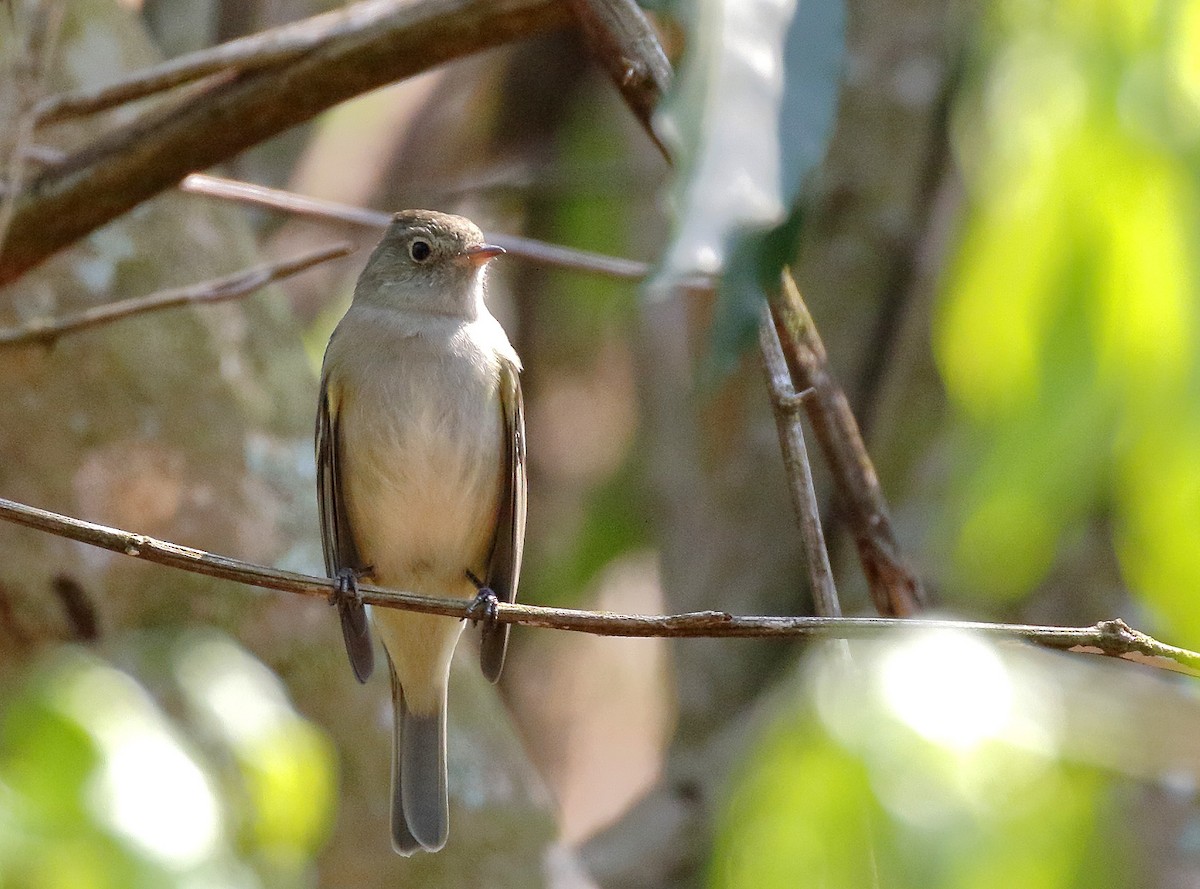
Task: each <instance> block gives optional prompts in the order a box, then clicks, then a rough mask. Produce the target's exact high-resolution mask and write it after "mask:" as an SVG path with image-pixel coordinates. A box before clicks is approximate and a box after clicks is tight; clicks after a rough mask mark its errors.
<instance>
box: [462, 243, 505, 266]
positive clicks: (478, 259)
mask: <svg viewBox="0 0 1200 889" xmlns="http://www.w3.org/2000/svg"><path fill="white" fill-rule="evenodd" d="M504 252H505V250H504V248H503V247H497V246H496V245H495V244H480V245H478V246H476V247H468V248H467V249H466V250H464V251H463V252H462V257H463V259H465V260H466V261H467V262H469V263H471V265H474V266H480V265H484V264H485V263H487V262H488V261H490V260H493V259H495V258H496V257H497V256H499V255H500V254H501V253H504Z"/></svg>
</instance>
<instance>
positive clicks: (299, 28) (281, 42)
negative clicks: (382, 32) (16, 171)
mask: <svg viewBox="0 0 1200 889" xmlns="http://www.w3.org/2000/svg"><path fill="white" fill-rule="evenodd" d="M371 5H372V4H359V5H358V6H357V7H352V8H351V9H349V10H339V11H336V12H328V13H325V14H323V15H318V16H313V17H312V18H310V19H305V20H303V21H300V22H292V23H290V24H286V25H281V26H280V27H278V28H272V29H271V30H269V31H262V32H260V33H257V34H250V35H248V36H246V37H239V38H238V39H236V40H230V41H228V42H226V43H222V44H220V45H219V46H213V47H209V48H207V49H202V50H197V51H196V52H190V53H186V54H184V55H182V56H178V57H177V58H174V59H171V60H170V61H167V62H164V63H163V64H161V65H155V66H154V67H152V68H144V69H142V70H140V71H134V72H133V73H131V74H129V75H128V76H125V77H122V78H120V79H119V80H116V81H114V82H112V83H109V84H105V85H104V86H99V87H95V88H93V89H84V90H77V91H75V92H71V93H59V94H58V95H54V96H48V97H47V98H46V99H44V100H42V101H41V102H40V103H38V105H37V107H36V108H35V109H34V117H35V119H36V120H37V123H38V125H43V124H49V123H54V122H56V121H59V120H64V119H66V118H68V117H80V116H83V115H87V114H95V113H97V112H100V111H107V110H108V109H109V108H115V107H116V106H118V105H124V104H126V103H128V102H133V101H136V100H138V99H144V98H146V97H147V96H152V95H154V94H155V93H160V92H164V91H166V90H169V89H173V88H174V87H177V86H182V85H183V84H185V83H191V82H193V81H196V80H201V79H203V78H205V77H210V76H212V75H214V74H227V73H231V72H246V71H257V70H259V69H262V68H268V67H270V66H272V65H277V64H280V63H282V62H289V61H291V60H293V59H296V58H299V57H300V56H301V55H303V54H304V53H306V52H309V51H311V50H312V49H314V48H316V47H318V46H320V45H321V43H322V41H324V40H327V39H329V38H330V37H336V36H337V35H338V33H339V32H340V31H349V30H352V29H353V28H354V27H355V16H356V15H360V16H361V15H370V14H372V12H373V10H370V9H369V8H368V7H370V6H371ZM374 5H375V6H379V5H380V4H378V3H376V4H374ZM388 5H394V4H388V3H385V4H383V6H385V7H386V6H388Z"/></svg>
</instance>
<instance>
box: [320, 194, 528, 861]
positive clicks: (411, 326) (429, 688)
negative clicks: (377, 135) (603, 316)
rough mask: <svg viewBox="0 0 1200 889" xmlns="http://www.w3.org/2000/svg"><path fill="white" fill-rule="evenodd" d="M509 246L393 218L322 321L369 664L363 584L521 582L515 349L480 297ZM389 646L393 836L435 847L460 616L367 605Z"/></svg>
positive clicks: (349, 553) (490, 656)
mask: <svg viewBox="0 0 1200 889" xmlns="http://www.w3.org/2000/svg"><path fill="white" fill-rule="evenodd" d="M503 252H504V251H503V249H501V248H500V247H495V246H492V245H490V244H487V243H485V242H484V239H483V234H482V233H481V232H480V231H479V229H478V228H477V227H476V226H475V225H474V224H473V223H471V222H470V221H468V220H466V219H463V218H462V217H459V216H450V215H447V214H445V213H435V212H433V211H429V210H406V211H404V212H401V213H397V214H396V215H395V216H394V217H393V218H392V223H391V225H389V226H388V229H387V231H386V232H385V233H384V236H383V239H382V240H381V241H380V242H379V244H378V246H376V248H375V250H374V252H373V253H372V254H371V257H370V258H369V259H368V260H367V264H366V267H365V268H364V269H363V272H362V275H361V276H360V277H359V279H358V284H357V286H356V287H355V290H354V300H353V302H352V303H351V305H350V308H349V309H348V310H347V312H346V314H345V316H344V317H343V318H342V320H341V322H340V323H339V324H338V326H337V328H336V329H335V330H334V332H333V336H332V337H330V340H329V346H328V347H327V348H326V350H325V361H324V364H323V366H322V370H321V396H320V404H319V407H318V410H317V430H316V456H317V488H318V500H319V505H320V515H321V538H322V542H323V544H324V550H325V567H326V570H327V572H328V573H329V575H330V576H331V577H334V578H336V580H337V593H336V594H335V596H334V601H336V602H337V605H338V610H339V615H340V617H341V622H342V634H343V637H344V639H345V642H346V651H347V653H348V654H349V656H350V665H351V667H352V668H353V670H354V674H355V676H356V677H357V678H358V680H359V681H360V682H365V681H366V680H367V678H368V677H369V676H370V675H371V672H372V670H373V668H374V655H373V652H372V647H371V637H370V630H369V627H368V621H367V613H366V608H365V606H364V605H363V602H362V599H361V597H360V596H359V595H358V588H357V583H358V581H359V580H360V579H369V580H370V581H372V582H373V583H375V584H378V585H379V586H384V587H391V588H394V589H399V590H405V591H409V592H414V593H423V594H426V595H431V596H448V597H455V598H461V599H464V600H473V603H474V604H473V606H472V608H473V609H474V608H475V606H480V605H481V606H482V607H483V610H484V612H486V614H487V615H488V616H490V614H491V609H493V608H494V606H495V603H496V602H497V601H500V600H503V601H508V602H511V601H513V600H514V599H515V598H516V593H517V578H518V576H519V574H520V571H521V552H522V547H523V542H524V537H525V421H524V407H523V403H522V398H521V383H520V378H519V376H518V374H519V372H520V369H521V362H520V359H519V358H518V357H517V353H516V352H515V351H514V350H513V347H512V345H511V344H510V343H509V341H508V337H507V336H506V335H505V333H504V330H503V328H502V327H501V326H500V323H499V322H498V321H497V320H496V319H495V318H494V317H493V316H492V314H491V313H490V312H489V311H488V309H487V307H486V305H485V304H484V297H485V293H486V290H485V271H486V266H487V264H488V262H489V261H490V260H491V259H493V258H495V257H496V256H498V255H500V254H501V253H503ZM371 622H372V623H374V625H375V627H376V628H377V630H378V633H379V636H380V639H381V640H382V642H383V647H384V650H385V651H386V654H387V661H388V667H389V670H390V673H391V681H392V706H393V710H394V714H395V715H394V723H395V729H394V731H395V735H394V740H393V759H392V845H393V846H394V847H395V849H396V851H397V852H399V853H401V854H402V855H411V854H413V853H414V852H415V851H417V850H418V849H425V850H427V851H431V852H434V851H437V850H438V849H441V848H442V846H444V845H445V843H446V837H447V834H448V832H449V819H450V812H449V802H448V798H447V793H446V688H447V685H448V684H449V679H450V660H451V656H452V655H453V653H454V647H455V645H456V644H457V643H458V638H459V635H460V634H461V633H462V629H463V626H464V624H463V622H462V621H458V620H454V619H451V618H447V617H441V616H437V615H427V614H418V613H416V612H411V611H401V610H398V609H394V608H377V609H374V610H373V611H372V615H371ZM482 633H483V634H482V640H481V644H480V665H481V667H482V669H483V673H484V675H485V676H487V678H488V679H489V680H491V681H493V682H495V681H496V680H497V679H498V678H499V677H500V671H501V669H502V668H503V666H504V653H505V649H506V648H507V645H508V626H507V625H506V624H498V623H495V622H494V621H492V620H489V619H486V618H485V620H484V622H483V631H482Z"/></svg>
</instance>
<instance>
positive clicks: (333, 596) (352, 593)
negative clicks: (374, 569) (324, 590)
mask: <svg viewBox="0 0 1200 889" xmlns="http://www.w3.org/2000/svg"><path fill="white" fill-rule="evenodd" d="M370 573H371V569H370V567H367V568H339V569H338V570H337V572H336V573H335V574H334V575H333V579H334V581H335V584H334V587H333V589H332V590H330V591H329V604H330V605H338V604H341V603H343V602H344V603H346V604H348V605H356V606H358V607H360V608H361V607H362V604H363V598H362V593H360V592H359V591H358V582H359V581H360V580H362V579H363V578H364V577H366V576H367V575H368V574H370Z"/></svg>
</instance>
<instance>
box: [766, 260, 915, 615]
mask: <svg viewBox="0 0 1200 889" xmlns="http://www.w3.org/2000/svg"><path fill="white" fill-rule="evenodd" d="M770 303H771V314H772V317H773V318H774V320H775V328H776V330H777V331H778V334H779V339H780V342H781V343H782V344H783V349H784V354H785V356H786V358H787V363H788V368H789V370H790V371H791V374H792V379H793V381H794V382H795V386H796V388H798V389H808V388H811V389H812V390H813V393H812V395H811V396H810V397H809V398H807V399H805V401H804V406H805V409H806V410H807V411H808V418H809V421H810V422H811V423H812V425H813V430H814V431H815V432H816V434H817V440H818V442H819V443H820V445H821V450H822V451H823V452H824V454H825V459H826V460H827V461H828V463H829V467H830V471H831V472H832V474H833V480H834V484H835V486H836V488H837V491H838V494H839V495H840V497H841V499H842V501H843V506H844V508H845V510H846V512H847V517H848V519H849V522H850V528H851V531H852V533H853V535H854V542H855V543H856V544H857V546H858V554H859V560H860V561H861V562H862V565H863V570H864V572H865V573H866V575H867V582H868V584H869V585H870V588H871V598H872V599H873V600H874V602H875V608H876V610H877V611H878V612H879V613H880V614H884V615H896V616H900V617H903V616H905V615H910V614H914V613H916V612H917V611H918V610H919V609H920V608H921V605H922V604H923V601H924V598H925V596H924V591H923V589H922V587H921V581H920V579H919V578H918V577H917V576H916V574H914V573H913V572H912V570H911V569H910V568H909V567H908V566H907V565H906V564H904V560H903V559H902V558H901V556H900V547H899V545H898V544H897V543H896V536H895V534H894V532H893V531H892V522H891V518H890V517H889V516H888V509H887V502H886V501H885V500H884V497H883V489H882V488H881V487H880V485H879V478H878V476H876V474H875V466H874V464H872V463H871V457H870V455H869V454H868V453H867V448H866V445H864V444H863V440H862V435H861V434H860V432H859V429H858V423H857V422H856V421H855V419H854V412H853V411H851V409H850V403H849V401H847V399H846V393H845V392H844V391H843V390H842V387H841V386H839V385H838V383H837V381H836V380H834V378H833V375H832V373H831V372H830V370H829V359H828V357H827V356H826V354H825V344H824V343H823V342H821V337H820V334H818V333H817V328H816V325H815V324H813V320H812V316H811V315H810V314H809V312H808V307H807V306H806V305H805V304H804V300H803V298H802V297H801V296H800V289H799V288H798V287H797V286H796V282H795V279H793V278H792V275H791V272H789V271H787V270H785V271H784V273H783V276H782V286H781V287H780V288H779V290H777V291H774V292H772V293H771V294H770Z"/></svg>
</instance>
